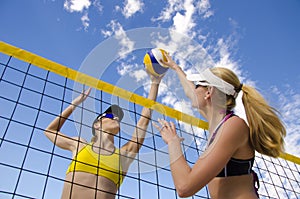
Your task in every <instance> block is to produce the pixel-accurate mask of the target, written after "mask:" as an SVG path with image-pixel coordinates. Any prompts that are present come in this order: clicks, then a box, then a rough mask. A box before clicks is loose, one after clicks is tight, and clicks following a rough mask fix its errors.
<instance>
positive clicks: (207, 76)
mask: <svg viewBox="0 0 300 199" xmlns="http://www.w3.org/2000/svg"><path fill="white" fill-rule="evenodd" d="M186 78H187V80H189V81H193V82H194V83H195V84H196V85H197V84H199V85H204V84H207V86H214V87H216V88H218V89H219V90H220V91H222V92H223V93H225V94H227V95H232V96H233V97H234V98H235V97H236V96H237V94H238V93H237V92H236V91H235V90H234V86H232V85H231V84H229V83H228V82H225V81H224V80H222V79H221V78H219V77H218V76H216V75H214V74H213V73H212V72H211V70H210V69H209V68H207V69H205V70H204V71H203V72H201V73H200V74H191V75H187V76H186ZM204 82H205V83H204Z"/></svg>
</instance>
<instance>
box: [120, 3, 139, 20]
mask: <svg viewBox="0 0 300 199" xmlns="http://www.w3.org/2000/svg"><path fill="white" fill-rule="evenodd" d="M143 6H144V3H143V2H142V1H140V0H125V2H124V8H123V9H121V11H122V14H123V15H124V17H125V18H129V17H132V16H133V15H134V14H136V13H137V12H143Z"/></svg>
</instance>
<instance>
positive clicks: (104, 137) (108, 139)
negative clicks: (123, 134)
mask: <svg viewBox="0 0 300 199" xmlns="http://www.w3.org/2000/svg"><path fill="white" fill-rule="evenodd" d="M93 148H94V151H95V152H98V153H99V152H100V154H106V153H112V152H114V150H115V145H114V136H113V135H111V134H108V133H105V132H100V133H99V134H98V139H97V140H96V141H95V142H94V143H93ZM95 149H96V150H95ZM97 149H98V150H97Z"/></svg>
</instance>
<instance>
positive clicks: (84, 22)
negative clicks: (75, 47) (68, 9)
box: [81, 12, 90, 30]
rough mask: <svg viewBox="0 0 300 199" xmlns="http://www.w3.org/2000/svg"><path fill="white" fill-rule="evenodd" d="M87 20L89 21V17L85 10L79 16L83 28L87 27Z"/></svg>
mask: <svg viewBox="0 0 300 199" xmlns="http://www.w3.org/2000/svg"><path fill="white" fill-rule="evenodd" d="M89 21H90V19H89V17H88V13H87V12H86V13H85V14H84V15H82V17H81V22H82V25H83V27H84V30H87V29H88V27H89V25H90V24H89Z"/></svg>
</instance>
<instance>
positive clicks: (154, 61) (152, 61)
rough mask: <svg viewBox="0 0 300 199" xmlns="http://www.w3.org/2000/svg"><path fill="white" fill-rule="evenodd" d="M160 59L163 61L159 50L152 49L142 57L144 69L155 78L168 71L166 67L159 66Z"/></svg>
mask: <svg viewBox="0 0 300 199" xmlns="http://www.w3.org/2000/svg"><path fill="white" fill-rule="evenodd" d="M160 59H165V58H164V56H163V53H162V51H161V50H160V49H152V50H151V51H148V52H147V54H146V55H145V57H144V64H145V67H146V68H147V70H148V71H149V72H150V73H152V74H153V75H155V76H160V75H163V74H164V73H166V72H167V70H168V67H164V66H163V65H162V64H161V62H160V61H159V60H160Z"/></svg>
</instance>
